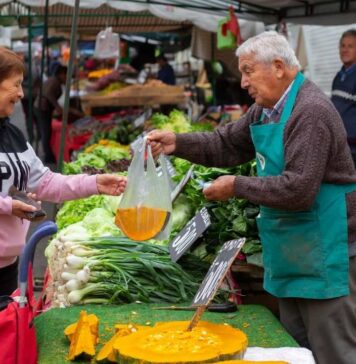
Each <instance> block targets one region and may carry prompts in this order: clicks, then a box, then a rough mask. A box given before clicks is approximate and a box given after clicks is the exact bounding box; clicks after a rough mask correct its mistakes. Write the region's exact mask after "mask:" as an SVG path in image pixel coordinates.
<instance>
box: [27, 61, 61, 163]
mask: <svg viewBox="0 0 356 364" xmlns="http://www.w3.org/2000/svg"><path fill="white" fill-rule="evenodd" d="M66 78H67V67H65V66H62V65H59V66H57V69H56V71H55V73H54V75H53V76H51V77H49V78H48V79H47V81H46V82H45V83H44V84H43V89H42V99H41V100H40V95H39V94H38V96H37V97H36V100H35V104H34V106H35V108H34V112H35V115H36V118H37V120H38V123H39V125H40V130H41V141H42V146H43V152H44V155H45V160H44V162H45V163H55V162H56V160H55V157H54V154H53V152H52V149H51V135H52V114H53V112H54V111H55V112H56V113H57V114H58V115H62V111H63V110H62V107H61V106H60V105H59V104H58V99H59V98H60V97H61V95H62V85H64V84H65V83H66Z"/></svg>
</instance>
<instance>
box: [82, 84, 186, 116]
mask: <svg viewBox="0 0 356 364" xmlns="http://www.w3.org/2000/svg"><path fill="white" fill-rule="evenodd" d="M188 100H189V97H188V96H187V95H186V93H184V90H183V88H181V87H180V86H164V87H147V86H141V85H134V86H131V87H127V88H126V89H123V90H120V91H117V92H113V93H111V94H109V95H100V94H88V95H85V96H82V98H81V105H82V108H83V110H84V112H85V113H86V114H87V115H92V109H93V108H95V107H130V106H154V105H170V104H171V105H176V104H177V105H178V104H186V103H187V101H188Z"/></svg>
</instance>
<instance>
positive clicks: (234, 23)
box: [217, 6, 242, 49]
mask: <svg viewBox="0 0 356 364" xmlns="http://www.w3.org/2000/svg"><path fill="white" fill-rule="evenodd" d="M229 13H230V14H229V16H227V17H226V18H224V19H221V20H220V21H219V26H218V31H217V47H218V49H235V48H236V47H237V46H239V45H240V44H241V43H242V38H241V32H240V26H239V22H238V20H237V17H236V15H235V11H234V8H233V7H232V6H230V9H229Z"/></svg>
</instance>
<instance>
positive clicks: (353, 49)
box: [339, 36, 356, 67]
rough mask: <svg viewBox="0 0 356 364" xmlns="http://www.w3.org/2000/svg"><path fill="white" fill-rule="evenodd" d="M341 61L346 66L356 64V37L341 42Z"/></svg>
mask: <svg viewBox="0 0 356 364" xmlns="http://www.w3.org/2000/svg"><path fill="white" fill-rule="evenodd" d="M339 50H340V59H341V61H342V63H343V64H344V66H346V67H349V66H351V65H353V64H354V63H356V37H354V36H346V37H345V38H343V39H342V40H341V41H340V49H339Z"/></svg>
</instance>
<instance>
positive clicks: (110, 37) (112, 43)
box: [94, 27, 120, 59]
mask: <svg viewBox="0 0 356 364" xmlns="http://www.w3.org/2000/svg"><path fill="white" fill-rule="evenodd" d="M94 57H95V58H100V59H103V58H118V59H119V58H120V38H119V34H117V33H113V32H112V27H108V28H106V29H105V30H102V31H100V32H99V33H98V35H97V36H96V41H95V51H94Z"/></svg>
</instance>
